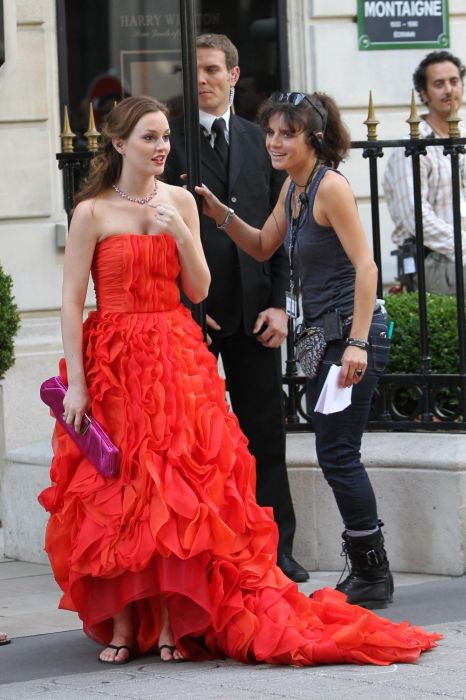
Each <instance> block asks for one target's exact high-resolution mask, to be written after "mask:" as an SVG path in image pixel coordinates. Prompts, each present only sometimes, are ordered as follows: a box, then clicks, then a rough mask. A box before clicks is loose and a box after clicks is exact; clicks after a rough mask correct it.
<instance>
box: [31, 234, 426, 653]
mask: <svg viewBox="0 0 466 700" xmlns="http://www.w3.org/2000/svg"><path fill="white" fill-rule="evenodd" d="M179 272H180V268H179V262H178V259H177V256H176V246H175V243H174V241H173V239H172V238H171V237H170V236H168V235H163V236H137V235H129V234H122V235H118V236H112V237H111V238H108V239H106V240H105V241H104V242H103V243H101V244H100V245H98V246H97V249H96V254H95V256H94V263H93V278H94V283H95V286H96V291H97V299H98V311H97V312H94V313H91V314H90V316H89V318H88V319H87V321H86V322H85V324H84V338H83V348H84V360H85V372H86V378H87V382H88V387H89V391H90V394H91V397H92V414H93V415H94V416H95V418H97V420H99V421H100V422H101V424H102V425H103V426H104V428H105V429H106V430H107V432H108V433H109V435H110V437H111V438H112V440H113V441H114V443H115V444H117V445H118V446H119V448H120V451H121V470H120V474H119V476H118V477H117V478H115V479H111V480H106V479H104V478H103V477H102V476H100V475H99V474H98V473H97V472H96V470H95V469H94V467H93V466H92V464H90V463H89V462H88V461H87V460H86V459H84V458H83V457H82V455H81V454H80V453H79V451H78V450H77V448H76V447H75V445H74V443H73V442H72V441H71V440H70V439H69V438H68V436H67V435H66V433H65V432H64V430H63V429H62V428H61V426H59V425H56V427H55V432H54V436H53V448H54V459H53V462H52V467H51V481H52V485H51V486H50V487H49V488H47V489H45V491H43V492H42V494H41V495H40V497H39V498H40V502H41V504H42V505H43V506H44V508H46V509H47V510H48V511H49V512H50V520H49V523H48V526H47V533H46V550H47V552H48V554H49V557H50V561H51V564H52V567H53V571H54V574H55V578H56V580H57V582H58V584H59V585H60V587H61V589H62V591H63V596H62V599H61V602H60V607H62V608H67V609H70V610H76V611H77V612H78V613H79V615H80V617H81V619H82V621H83V625H84V630H85V632H86V633H87V634H88V635H89V636H90V637H92V638H93V639H95V640H97V641H99V642H101V643H108V642H109V641H110V639H111V636H112V616H113V615H114V614H115V613H116V612H118V611H119V610H121V609H122V608H123V607H124V606H125V605H127V604H129V603H132V610H133V616H134V622H135V629H136V639H135V643H134V648H135V650H136V651H140V652H146V651H148V650H150V649H151V648H153V647H155V646H156V645H157V641H158V636H159V631H160V617H161V616H160V605H159V600H160V595H161V594H163V597H164V601H165V604H166V605H167V607H168V609H169V613H170V619H171V623H172V627H173V632H174V635H175V638H176V642H177V644H178V645H179V648H180V649H181V650H182V651H183V652H184V653H185V655H186V656H187V657H188V658H191V659H204V658H211V657H223V656H228V657H232V658H234V659H237V660H239V661H245V662H263V661H265V662H268V663H275V664H295V665H311V664H324V663H342V662H354V663H374V664H381V665H384V664H389V663H394V662H413V661H415V660H416V659H417V658H418V656H419V654H420V653H421V652H422V651H424V650H427V649H430V648H432V647H433V646H435V641H436V640H437V639H439V638H440V636H439V635H436V634H429V633H427V632H425V631H423V630H422V629H420V628H416V627H412V626H410V625H409V624H408V623H402V624H394V623H392V622H390V621H388V620H386V619H383V618H380V617H378V616H377V615H375V614H374V613H371V612H368V611H366V610H363V609H362V608H359V607H357V606H351V605H348V604H347V603H346V602H345V597H344V596H343V595H342V594H341V593H338V592H337V591H334V590H332V589H323V590H321V591H317V592H316V593H314V595H313V597H312V599H309V598H308V597H306V596H305V595H303V594H301V593H299V591H298V588H297V586H296V584H294V583H292V582H291V581H289V579H288V578H286V577H285V576H284V574H283V573H282V572H281V570H280V569H279V568H277V567H276V565H275V564H276V547H277V531H276V526H275V523H274V522H273V519H272V513H271V512H270V509H267V508H261V507H260V506H258V505H257V504H256V501H255V497H254V493H255V472H254V460H253V458H252V457H251V455H250V454H249V452H248V449H247V441H246V438H245V437H244V435H243V433H242V432H241V430H240V429H239V425H238V422H237V419H236V417H235V416H234V415H233V414H232V413H231V412H230V410H229V407H228V405H227V403H226V401H225V386H224V382H223V381H222V380H221V379H220V378H219V376H218V374H217V368H216V360H215V358H214V356H213V355H212V354H211V353H210V352H209V350H208V349H207V347H206V345H205V344H204V343H203V340H202V334H201V330H200V329H199V327H198V326H197V325H196V324H195V323H194V322H193V320H192V318H191V315H190V314H189V312H188V311H187V310H186V309H185V308H184V307H183V306H182V305H180V302H179V292H178V285H177V278H178V275H179ZM60 371H61V374H62V376H63V378H64V379H65V381H66V368H65V365H64V363H62V364H61V368H60Z"/></svg>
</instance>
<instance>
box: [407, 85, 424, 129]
mask: <svg viewBox="0 0 466 700" xmlns="http://www.w3.org/2000/svg"><path fill="white" fill-rule="evenodd" d="M406 122H407V124H409V137H410V138H411V139H418V138H419V137H420V135H421V134H420V131H419V124H420V123H421V118H420V117H419V114H418V111H417V107H416V95H415V93H414V90H411V113H410V115H409V117H408V119H406Z"/></svg>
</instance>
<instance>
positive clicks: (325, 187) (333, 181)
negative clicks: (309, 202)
mask: <svg viewBox="0 0 466 700" xmlns="http://www.w3.org/2000/svg"><path fill="white" fill-rule="evenodd" d="M348 192H349V193H351V186H350V184H349V182H348V180H347V179H346V177H345V176H344V175H342V173H340V171H338V170H327V171H326V172H325V174H324V176H323V178H322V180H321V182H320V185H319V190H318V193H319V195H320V196H321V197H325V198H331V197H334V196H335V197H336V196H341V195H342V194H344V193H348Z"/></svg>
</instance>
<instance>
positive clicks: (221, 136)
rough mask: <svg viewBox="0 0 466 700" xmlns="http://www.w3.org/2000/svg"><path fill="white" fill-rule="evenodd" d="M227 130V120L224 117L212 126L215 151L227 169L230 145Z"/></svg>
mask: <svg viewBox="0 0 466 700" xmlns="http://www.w3.org/2000/svg"><path fill="white" fill-rule="evenodd" d="M226 128H227V125H226V124H225V119H223V118H222V117H220V119H214V123H213V124H212V131H213V132H214V133H215V141H214V151H215V152H216V153H217V155H218V156H219V158H220V160H221V161H222V163H223V165H224V166H225V168H226V166H227V165H228V143H227V140H226V138H225V131H226Z"/></svg>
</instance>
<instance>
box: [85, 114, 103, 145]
mask: <svg viewBox="0 0 466 700" xmlns="http://www.w3.org/2000/svg"><path fill="white" fill-rule="evenodd" d="M84 136H85V137H86V138H87V144H88V147H89V150H90V151H97V139H98V138H99V136H100V133H99V132H98V131H97V129H96V128H95V120H94V110H93V108H92V103H90V105H89V125H88V127H87V131H86V133H85V134H84Z"/></svg>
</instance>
